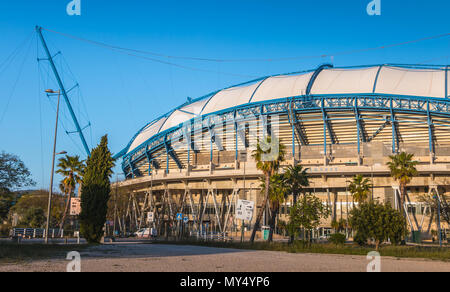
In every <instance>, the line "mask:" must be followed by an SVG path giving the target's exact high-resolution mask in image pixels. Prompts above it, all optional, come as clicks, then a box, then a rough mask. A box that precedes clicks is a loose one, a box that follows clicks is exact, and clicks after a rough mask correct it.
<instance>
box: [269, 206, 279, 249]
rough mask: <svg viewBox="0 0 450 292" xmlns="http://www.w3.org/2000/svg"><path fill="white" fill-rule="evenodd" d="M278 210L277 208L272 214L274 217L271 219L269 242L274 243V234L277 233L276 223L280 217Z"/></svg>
mask: <svg viewBox="0 0 450 292" xmlns="http://www.w3.org/2000/svg"><path fill="white" fill-rule="evenodd" d="M278 210H279V209H278V208H275V209H274V210H273V211H272V212H271V213H272V216H271V218H270V232H269V240H268V241H269V242H272V241H273V233H274V231H275V223H276V220H277V216H278Z"/></svg>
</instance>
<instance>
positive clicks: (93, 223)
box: [80, 135, 114, 243]
mask: <svg viewBox="0 0 450 292" xmlns="http://www.w3.org/2000/svg"><path fill="white" fill-rule="evenodd" d="M113 167H114V159H113V158H112V155H111V152H110V151H109V149H108V137H107V136H106V135H105V136H103V137H102V139H101V142H100V144H99V145H98V146H97V147H96V148H95V149H93V150H92V153H91V156H90V157H89V158H88V159H87V161H86V169H85V172H84V178H83V184H82V188H81V214H80V231H81V234H82V235H83V237H84V238H85V239H86V240H87V241H88V242H89V243H99V242H100V240H101V238H102V236H103V226H104V225H105V223H106V214H107V211H108V201H109V198H110V193H111V186H110V178H111V175H112V173H113V171H112V168H113Z"/></svg>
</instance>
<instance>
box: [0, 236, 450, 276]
mask: <svg viewBox="0 0 450 292" xmlns="http://www.w3.org/2000/svg"><path fill="white" fill-rule="evenodd" d="M68 262H69V261H67V260H65V258H58V259H51V260H44V261H42V260H41V261H34V262H29V263H21V264H0V272H15V271H31V272H33V271H38V272H64V271H66V266H67V264H68ZM368 263H369V261H368V260H367V259H366V257H363V256H347V255H322V254H290V253H285V252H272V251H248V250H234V249H219V248H207V247H198V246H176V245H159V244H136V243H121V244H107V245H103V246H98V247H92V248H89V249H87V250H84V251H83V252H82V253H81V270H82V272H122V271H123V272H332V271H345V272H364V271H366V269H367V265H368ZM381 270H382V271H383V272H400V271H402V272H403V271H405V272H425V271H426V272H435V271H446V272H450V263H446V262H439V261H430V260H417V259H395V258H382V260H381Z"/></svg>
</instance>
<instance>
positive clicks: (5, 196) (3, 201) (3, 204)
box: [0, 191, 15, 223]
mask: <svg viewBox="0 0 450 292" xmlns="http://www.w3.org/2000/svg"><path fill="white" fill-rule="evenodd" d="M14 201H15V196H14V195H13V194H12V193H10V192H1V191H0V223H2V222H1V221H4V220H6V219H7V218H8V214H9V210H10V209H11V207H12V206H13V205H14Z"/></svg>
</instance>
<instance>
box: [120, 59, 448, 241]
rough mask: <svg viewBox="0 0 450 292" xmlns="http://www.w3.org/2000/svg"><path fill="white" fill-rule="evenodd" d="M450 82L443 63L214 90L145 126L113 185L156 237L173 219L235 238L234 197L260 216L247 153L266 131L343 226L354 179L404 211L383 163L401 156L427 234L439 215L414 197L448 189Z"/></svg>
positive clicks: (290, 77)
mask: <svg viewBox="0 0 450 292" xmlns="http://www.w3.org/2000/svg"><path fill="white" fill-rule="evenodd" d="M449 77H450V71H449V66H423V65H376V66H359V67H345V68H334V67H333V66H332V65H322V66H320V67H319V68H317V69H316V70H311V71H304V72H296V73H290V74H284V75H276V76H269V77H265V78H261V79H257V80H253V81H250V82H247V83H244V84H240V85H237V86H233V87H229V88H226V89H223V90H219V91H217V92H214V93H211V94H209V95H206V96H204V97H201V98H198V99H195V100H189V101H188V102H186V103H185V104H183V105H181V106H179V107H178V108H176V109H173V110H172V111H170V112H169V113H167V114H164V115H162V116H161V117H159V118H157V119H155V120H153V121H152V122H151V123H149V124H147V125H146V126H145V127H144V128H142V129H141V130H140V131H139V132H138V133H137V134H136V135H135V136H134V137H133V138H132V139H131V141H130V143H129V144H128V145H127V147H126V148H125V149H124V150H122V151H121V152H120V153H119V154H118V155H117V156H118V157H122V158H123V161H122V168H123V171H124V173H125V176H126V180H124V181H122V182H119V183H117V185H116V187H117V188H118V189H119V190H120V191H121V192H125V193H129V194H131V195H133V196H140V197H141V198H144V199H143V200H144V201H143V202H141V206H142V207H143V208H144V209H145V211H146V212H153V213H154V218H155V220H154V222H153V223H152V225H153V226H155V227H156V228H158V230H159V231H160V232H167V230H168V228H169V227H167V226H174V225H176V224H175V223H176V222H177V221H176V214H177V213H182V214H184V216H187V217H188V218H189V225H190V226H191V227H192V228H194V229H198V228H200V227H202V228H210V229H212V228H214V230H216V231H218V232H229V231H232V230H236V229H239V228H240V227H239V226H240V223H241V222H240V221H238V220H236V219H235V218H234V206H235V202H236V200H237V199H238V198H240V199H248V200H251V201H255V202H256V205H257V209H259V208H261V207H262V206H261V204H262V200H263V198H262V195H261V192H260V181H259V179H260V178H261V177H262V173H261V172H260V171H258V170H257V169H256V165H255V162H254V161H253V159H252V155H251V154H252V151H253V150H254V149H255V146H256V143H257V141H258V140H259V139H261V137H262V136H263V135H265V134H267V133H270V134H271V135H276V136H277V138H278V139H279V140H280V142H281V143H282V144H284V145H285V147H286V152H287V155H286V161H285V163H284V165H295V164H301V165H303V166H304V167H306V168H308V169H309V171H308V172H309V175H310V177H311V186H310V188H309V189H308V190H307V191H311V192H313V193H315V194H316V195H318V196H319V197H320V198H321V199H322V200H323V201H324V203H326V204H327V205H329V206H330V208H331V209H332V210H333V216H332V218H335V219H340V218H343V219H345V218H346V216H347V214H348V212H349V210H351V208H352V206H353V203H352V200H351V199H350V195H349V194H348V192H347V189H348V184H349V181H350V180H351V179H352V177H353V176H354V175H356V174H364V175H365V176H367V177H370V178H371V179H372V181H373V185H374V186H373V190H372V195H373V197H374V198H375V199H377V200H379V201H381V202H389V203H391V204H392V205H393V206H397V207H398V208H400V207H401V206H398V199H397V197H398V183H397V182H396V181H394V180H393V179H392V178H391V176H390V173H389V170H388V168H387V166H386V162H387V161H389V155H392V154H394V153H398V152H401V151H405V152H408V153H413V154H414V155H415V159H416V160H417V161H418V162H419V164H418V171H419V175H418V176H417V177H415V178H414V179H413V180H412V182H411V183H410V184H409V186H408V193H409V199H408V202H407V204H406V206H405V207H406V208H407V209H408V214H409V218H408V221H409V224H410V226H412V228H413V229H414V230H418V229H420V230H422V231H427V232H429V231H430V230H433V229H436V226H437V225H436V220H435V218H436V216H435V214H434V215H433V214H432V213H430V210H429V209H427V207H426V205H425V204H423V203H421V202H420V201H419V200H418V197H419V196H420V195H431V194H438V195H444V194H445V193H448V192H449V191H450V100H449V97H450V84H449V81H450V78H449ZM291 203H292V198H289V199H288V200H287V201H286V203H285V204H284V205H283V207H282V208H281V218H283V216H285V215H287V214H288V210H289V206H290V205H291ZM257 209H255V211H254V212H255V214H256V212H257ZM433 216H434V220H433ZM255 217H256V216H254V218H255ZM430 219H431V220H430ZM329 223H330V221H327V222H324V224H323V227H329V225H330V224H329ZM246 225H247V226H248V227H250V226H251V222H246ZM212 226H214V227H212ZM444 228H445V227H444ZM447 228H448V226H447ZM324 230H325V229H323V228H322V229H321V232H324Z"/></svg>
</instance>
